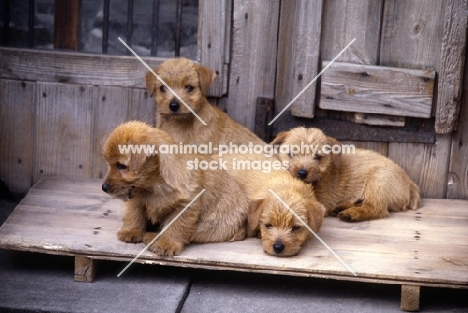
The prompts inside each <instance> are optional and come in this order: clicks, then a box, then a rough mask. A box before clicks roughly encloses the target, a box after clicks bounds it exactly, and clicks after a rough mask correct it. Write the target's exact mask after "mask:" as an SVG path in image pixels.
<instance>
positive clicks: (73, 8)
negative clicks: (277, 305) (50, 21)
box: [54, 0, 81, 51]
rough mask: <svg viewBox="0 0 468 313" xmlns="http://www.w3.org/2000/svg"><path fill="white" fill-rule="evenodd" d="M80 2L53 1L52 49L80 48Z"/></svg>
mask: <svg viewBox="0 0 468 313" xmlns="http://www.w3.org/2000/svg"><path fill="white" fill-rule="evenodd" d="M80 23H81V1H80V0H55V14H54V49H71V50H75V51H77V50H78V49H79V47H80Z"/></svg>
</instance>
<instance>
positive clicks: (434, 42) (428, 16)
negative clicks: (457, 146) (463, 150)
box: [380, 0, 451, 198]
mask: <svg viewBox="0 0 468 313" xmlns="http://www.w3.org/2000/svg"><path fill="white" fill-rule="evenodd" d="M445 10H446V5H445V4H444V3H442V2H441V1H431V0H418V1H395V0H389V1H385V8H384V14H383V25H382V41H381V48H380V64H381V65H384V66H390V67H404V68H414V69H426V70H435V71H436V72H439V71H440V58H441V55H440V52H441V46H442V37H443V27H440V25H444V17H445ZM450 146H451V139H450V136H446V135H438V136H436V143H435V144H408V143H396V142H392V143H390V144H389V153H388V155H389V157H390V158H391V159H392V160H394V161H396V163H397V164H399V165H401V166H402V167H403V168H404V169H405V170H406V171H407V172H408V174H409V176H410V177H411V178H412V179H413V180H414V181H415V182H416V183H417V184H418V185H419V187H420V188H421V193H422V195H423V196H425V197H431V198H444V197H445V195H446V188H447V176H448V175H447V174H448V173H447V171H448V166H449V157H450Z"/></svg>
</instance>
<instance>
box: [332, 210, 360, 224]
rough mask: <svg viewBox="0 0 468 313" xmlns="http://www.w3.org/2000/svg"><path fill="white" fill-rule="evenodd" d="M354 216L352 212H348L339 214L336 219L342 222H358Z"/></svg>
mask: <svg viewBox="0 0 468 313" xmlns="http://www.w3.org/2000/svg"><path fill="white" fill-rule="evenodd" d="M355 215H356V214H353V212H349V210H346V211H343V212H340V213H338V214H337V216H338V218H339V219H340V220H342V221H345V222H358V221H359V220H358V219H357V216H355Z"/></svg>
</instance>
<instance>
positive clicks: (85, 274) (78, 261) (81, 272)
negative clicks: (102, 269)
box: [74, 256, 97, 283]
mask: <svg viewBox="0 0 468 313" xmlns="http://www.w3.org/2000/svg"><path fill="white" fill-rule="evenodd" d="M96 272H97V260H94V259H91V258H88V257H84V256H75V277H74V279H75V281H77V282H83V283H92V282H93V280H94V277H96Z"/></svg>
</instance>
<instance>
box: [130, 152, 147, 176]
mask: <svg viewBox="0 0 468 313" xmlns="http://www.w3.org/2000/svg"><path fill="white" fill-rule="evenodd" d="M145 162H146V154H144V153H132V154H131V155H130V157H129V161H128V168H129V169H130V170H131V171H135V172H138V171H139V170H140V168H141V167H142V166H143V164H144V163H145Z"/></svg>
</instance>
